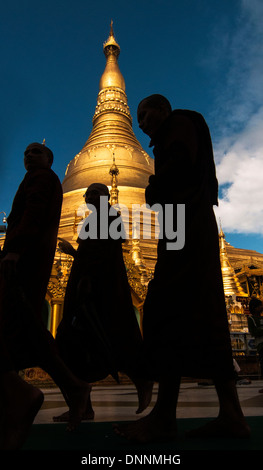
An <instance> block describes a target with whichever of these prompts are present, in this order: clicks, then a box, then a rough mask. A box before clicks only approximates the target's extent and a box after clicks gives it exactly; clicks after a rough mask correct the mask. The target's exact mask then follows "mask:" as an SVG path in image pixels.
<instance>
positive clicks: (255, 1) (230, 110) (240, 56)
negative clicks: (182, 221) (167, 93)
mask: <svg viewBox="0 0 263 470" xmlns="http://www.w3.org/2000/svg"><path fill="white" fill-rule="evenodd" d="M241 7H242V8H241V14H240V17H239V22H238V28H237V29H236V30H235V31H232V32H231V34H230V39H229V42H228V50H229V53H228V60H229V63H230V64H231V65H230V66H229V69H228V72H227V77H226V83H225V85H226V88H225V91H224V93H222V94H221V96H220V97H219V96H218V102H219V100H220V106H219V107H218V109H217V119H218V122H221V123H222V122H223V125H222V132H221V138H219V139H218V140H217V142H216V144H215V160H216V163H217V177H218V180H219V184H220V185H223V186H221V189H222V196H221V199H220V201H219V208H216V215H217V217H218V218H220V219H221V222H222V226H223V227H224V230H225V231H226V232H238V233H254V234H256V233H258V234H263V87H262V76H263V30H262V21H263V2H262V1H261V0H242V1H241ZM224 185H225V186H224Z"/></svg>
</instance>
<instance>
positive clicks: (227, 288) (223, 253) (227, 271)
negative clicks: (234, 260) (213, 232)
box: [219, 228, 247, 297]
mask: <svg viewBox="0 0 263 470" xmlns="http://www.w3.org/2000/svg"><path fill="white" fill-rule="evenodd" d="M226 243H227V242H226V240H225V234H224V232H223V230H222V228H220V232H219V246H220V262H221V270H222V277H223V284H224V292H225V296H226V297H228V296H232V295H237V296H242V297H247V294H246V293H245V292H244V290H243V289H242V286H241V284H240V282H239V280H238V278H237V276H236V274H235V271H234V269H233V268H232V266H231V264H230V261H229V259H228V254H227V250H226Z"/></svg>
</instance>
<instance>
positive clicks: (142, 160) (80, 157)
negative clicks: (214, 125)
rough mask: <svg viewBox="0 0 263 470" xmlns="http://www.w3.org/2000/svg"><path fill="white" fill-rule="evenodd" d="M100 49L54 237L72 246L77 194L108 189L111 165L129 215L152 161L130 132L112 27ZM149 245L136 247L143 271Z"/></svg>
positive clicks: (151, 259)
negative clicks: (84, 129) (89, 114)
mask: <svg viewBox="0 0 263 470" xmlns="http://www.w3.org/2000/svg"><path fill="white" fill-rule="evenodd" d="M103 49H104V54H105V57H106V67H105V70H104V72H103V74H102V76H101V79H100V82H99V93H98V98H97V106H96V109H95V114H94V117H93V128H92V131H91V134H90V136H89V138H88V140H87V142H86V143H85V145H84V147H83V148H82V150H81V151H80V152H79V153H78V154H77V155H76V156H75V157H74V158H73V160H71V161H70V163H69V164H68V166H67V169H66V174H65V177H64V180H63V183H62V186H63V193H64V196H63V206H62V215H61V223H60V230H59V236H60V237H63V238H66V239H67V240H68V241H70V242H73V243H74V240H75V239H76V226H77V223H78V222H79V217H78V208H79V207H80V205H81V204H83V194H84V192H85V190H86V188H87V187H88V186H89V185H90V184H91V183H95V182H99V183H104V184H106V185H107V186H108V187H109V188H110V187H111V185H112V174H110V173H109V171H110V169H111V167H112V165H113V163H114V164H115V165H116V167H117V169H118V171H117V175H118V202H119V203H120V204H124V205H125V206H127V207H128V208H129V210H130V208H131V205H132V204H140V205H142V204H144V203H145V187H146V186H147V184H148V179H149V176H150V175H151V174H153V172H154V164H153V160H152V158H150V157H149V155H148V154H147V153H146V152H145V151H144V150H143V148H142V146H141V144H140V143H139V142H138V140H137V138H136V137H135V134H134V132H133V129H132V117H131V114H130V110H129V106H128V102H127V96H126V93H125V81H124V78H123V75H122V73H121V71H120V69H119V65H118V57H119V54H120V46H119V45H118V43H117V42H116V39H115V37H114V33H113V28H112V24H111V29H110V35H109V37H108V39H107V41H106V42H105V43H104V47H103ZM151 220H152V219H151V216H150V215H149V228H150V227H151V225H153V224H152V221H151ZM131 230H132V225H131V224H130V232H131ZM150 242H152V243H149V241H147V242H146V243H144V244H143V243H142V250H143V251H144V252H145V255H146V258H148V263H149V266H150V267H153V266H154V264H155V259H156V256H155V249H156V240H153V241H151V240H150ZM143 245H144V246H143ZM153 250H154V256H153Z"/></svg>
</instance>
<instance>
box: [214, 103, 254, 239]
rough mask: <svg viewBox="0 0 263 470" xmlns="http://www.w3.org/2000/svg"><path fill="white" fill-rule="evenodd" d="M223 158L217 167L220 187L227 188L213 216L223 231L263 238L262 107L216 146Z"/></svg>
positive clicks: (217, 151)
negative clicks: (256, 235)
mask: <svg viewBox="0 0 263 470" xmlns="http://www.w3.org/2000/svg"><path fill="white" fill-rule="evenodd" d="M216 153H219V154H221V155H222V154H223V155H224V156H223V158H222V159H221V161H220V163H219V164H218V165H217V177H218V181H219V184H220V185H226V184H227V187H226V188H225V190H224V186H223V197H222V198H221V199H220V201H219V207H218V208H217V209H216V215H217V217H218V218H220V219H221V221H222V225H223V227H224V230H225V231H227V232H239V233H261V234H263V107H262V108H261V109H260V111H259V112H258V113H257V114H256V115H254V116H252V117H251V119H250V120H249V122H248V124H247V127H246V128H245V129H244V130H243V131H242V132H240V133H239V134H236V135H235V140H234V142H233V140H232V138H231V141H230V139H229V140H228V139H224V141H222V142H221V143H219V145H218V148H217V149H216Z"/></svg>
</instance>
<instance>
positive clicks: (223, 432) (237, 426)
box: [186, 417, 250, 439]
mask: <svg viewBox="0 0 263 470" xmlns="http://www.w3.org/2000/svg"><path fill="white" fill-rule="evenodd" d="M186 435H187V437H200V438H207V437H208V438H209V437H219V438H220V437H221V438H224V437H225V438H240V439H244V438H245V439H247V438H249V437H250V428H249V426H248V424H247V423H246V421H245V419H240V420H237V421H232V420H230V419H226V418H223V417H218V418H216V419H214V420H212V421H209V422H208V423H206V424H205V425H204V426H201V427H200V428H197V429H193V430H192V431H189V432H187V434H186Z"/></svg>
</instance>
